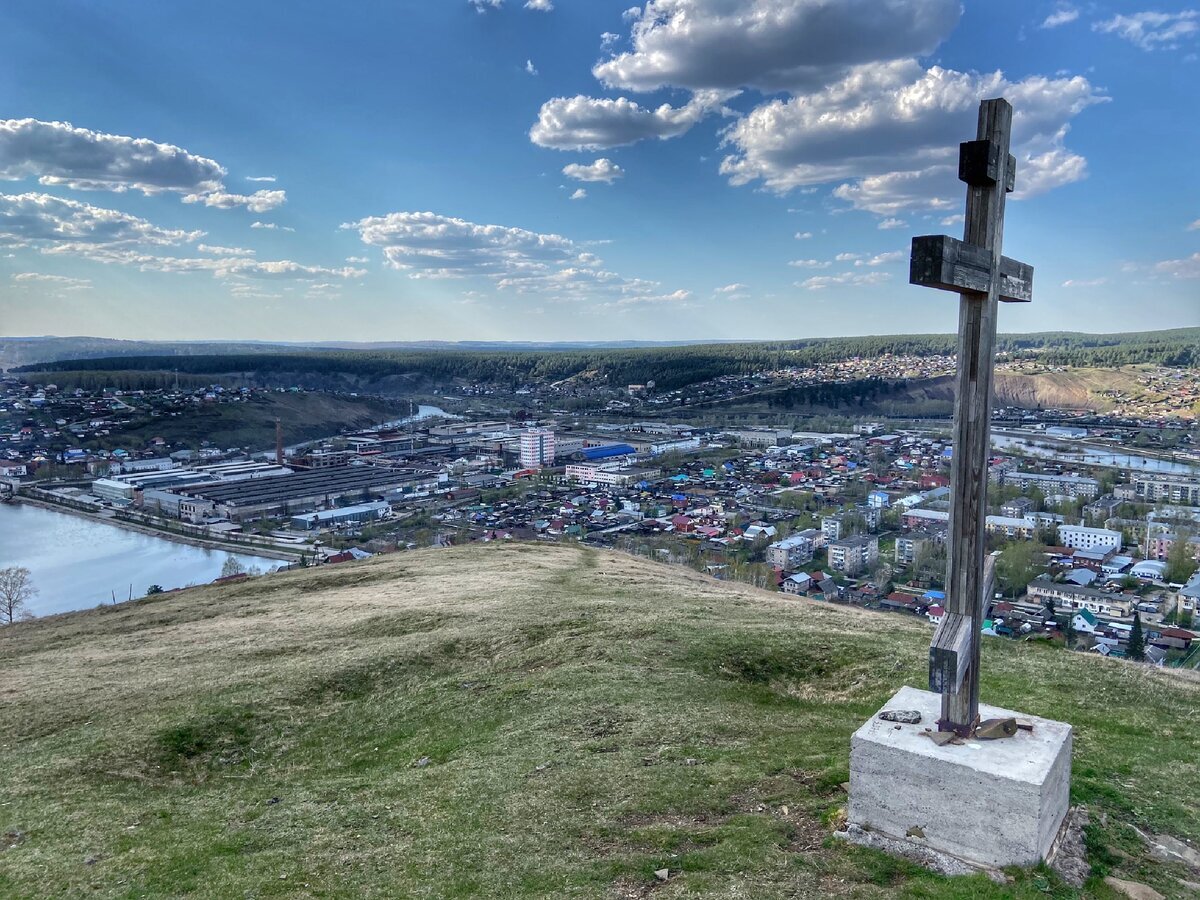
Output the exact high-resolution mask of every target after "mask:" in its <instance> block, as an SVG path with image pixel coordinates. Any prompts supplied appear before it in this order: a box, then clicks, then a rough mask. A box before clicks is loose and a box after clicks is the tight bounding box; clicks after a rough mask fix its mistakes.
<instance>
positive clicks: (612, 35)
mask: <svg viewBox="0 0 1200 900" xmlns="http://www.w3.org/2000/svg"><path fill="white" fill-rule="evenodd" d="M620 39H621V36H620V35H619V34H617V33H616V32H615V31H606V32H604V33H603V34H601V35H600V48H601V49H602V50H607V49H608V48H609V47H611V46H612V45H613V44H615V43H616V42H617V41H619V40H620Z"/></svg>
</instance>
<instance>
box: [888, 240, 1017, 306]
mask: <svg viewBox="0 0 1200 900" xmlns="http://www.w3.org/2000/svg"><path fill="white" fill-rule="evenodd" d="M991 277H992V256H991V254H990V253H989V252H988V251H987V249H986V248H984V247H977V246H975V245H974V244H967V243H965V242H963V241H959V240H955V239H954V238H952V237H950V236H949V235H945V234H925V235H921V236H919V237H915V238H913V239H912V255H911V256H910V257H909V272H908V281H909V283H910V284H916V285H920V286H921V287H931V288H937V289H939V290H943V291H954V292H956V293H959V294H981V295H983V294H987V292H988V288H989V287H990V286H991ZM997 299H998V300H999V301H1000V302H1001V303H1028V302H1030V301H1031V300H1032V299H1033V266H1030V265H1027V264H1026V263H1023V262H1017V260H1015V259H1009V258H1008V257H1007V256H1002V257H1000V294H999V296H998V297H997Z"/></svg>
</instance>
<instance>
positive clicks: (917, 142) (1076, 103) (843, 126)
mask: <svg viewBox="0 0 1200 900" xmlns="http://www.w3.org/2000/svg"><path fill="white" fill-rule="evenodd" d="M999 95H1003V96H1006V97H1007V98H1008V99H1009V100H1010V102H1012V104H1013V106H1014V109H1015V113H1014V118H1013V142H1014V151H1013V152H1014V155H1016V156H1017V158H1018V166H1017V188H1018V190H1019V191H1022V192H1023V193H1024V194H1025V195H1029V194H1030V193H1035V192H1040V191H1044V190H1047V189H1049V188H1050V187H1053V186H1055V185H1056V184H1061V183H1065V181H1066V180H1071V179H1077V178H1080V177H1082V175H1083V171H1084V168H1085V165H1086V164H1085V162H1084V160H1083V158H1082V157H1079V156H1076V155H1075V154H1071V153H1069V152H1068V151H1066V150H1065V149H1064V148H1063V146H1062V142H1063V140H1064V139H1065V137H1066V133H1067V127H1066V124H1067V121H1068V120H1069V119H1070V118H1072V117H1073V116H1075V115H1077V114H1078V113H1080V112H1082V111H1083V110H1084V109H1086V108H1087V107H1088V106H1090V105H1092V104H1094V103H1100V102H1103V101H1105V100H1106V99H1107V98H1105V97H1103V96H1101V95H1099V94H1098V93H1097V91H1096V90H1095V88H1093V86H1092V85H1091V84H1090V83H1089V82H1088V81H1087V79H1085V78H1083V77H1081V76H1076V77H1073V78H1059V79H1049V78H1045V77H1042V76H1030V77H1028V78H1025V79H1023V80H1021V81H1019V82H1011V81H1009V80H1008V79H1006V78H1005V77H1004V75H1003V74H1002V73H1001V72H992V73H990V74H979V73H964V72H956V71H953V70H950V69H943V68H941V67H938V66H934V67H932V68H930V69H928V70H926V69H924V68H923V67H922V66H921V65H919V64H918V63H917V62H916V61H914V60H899V61H895V62H889V63H879V64H869V65H863V66H859V67H857V68H856V69H855V70H854V71H853V72H851V74H850V75H849V76H847V77H846V78H844V79H842V80H840V81H838V82H836V83H834V84H831V85H829V86H827V87H825V88H823V89H821V90H818V91H815V92H813V93H809V94H804V95H797V96H793V97H790V98H788V99H775V100H771V101H769V102H767V103H764V104H762V105H760V106H758V107H757V108H755V109H754V110H752V111H751V112H750V113H749V114H748V115H746V116H745V117H744V118H742V119H740V120H738V121H737V122H736V123H735V124H734V125H733V126H731V127H730V128H729V129H728V130H727V133H726V143H727V144H728V145H731V146H732V147H733V148H734V152H733V153H731V154H730V155H728V156H727V157H726V158H725V159H724V160H723V161H722V163H721V171H722V172H723V173H724V174H726V175H727V176H729V179H730V181H731V182H732V183H733V184H735V185H736V184H748V183H750V182H752V181H756V180H758V181H762V182H763V184H765V185H766V187H768V188H770V189H771V190H774V191H777V192H780V193H782V192H786V191H788V190H791V189H793V188H796V187H799V186H803V185H807V184H820V183H826V182H829V181H834V180H841V179H848V178H855V179H864V181H863V183H861V184H850V185H848V186H847V187H844V188H840V189H839V190H840V194H841V197H842V199H846V200H848V201H849V202H851V203H852V204H861V207H862V208H865V209H870V210H872V211H876V212H878V213H879V214H881V215H886V214H888V213H889V212H894V211H895V209H897V208H900V207H898V206H895V205H894V204H895V203H899V204H900V205H901V206H910V207H913V208H920V207H924V208H926V209H928V208H933V209H937V208H940V207H941V206H944V205H945V202H949V201H950V200H951V195H952V196H953V197H958V196H960V193H961V190H960V188H959V187H958V186H957V182H956V179H955V171H954V164H955V162H956V160H955V151H956V147H957V144H958V142H959V141H961V140H962V139H963V138H964V137H969V136H970V134H972V133H973V132H974V122H975V114H976V109H977V108H978V103H979V100H980V99H981V98H984V97H994V96H999ZM871 178H874V179H876V181H875V182H869V181H865V179H871ZM939 185H940V187H939ZM952 187H953V191H951V188H952ZM893 194H895V195H896V196H895V197H894V198H893V197H892V195H893ZM859 195H861V197H860V196H859ZM889 198H891V199H889Z"/></svg>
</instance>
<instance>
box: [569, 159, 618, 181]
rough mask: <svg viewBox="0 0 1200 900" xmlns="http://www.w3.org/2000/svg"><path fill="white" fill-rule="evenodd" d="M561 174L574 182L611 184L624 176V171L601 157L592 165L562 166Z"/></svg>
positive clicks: (573, 164)
mask: <svg viewBox="0 0 1200 900" xmlns="http://www.w3.org/2000/svg"><path fill="white" fill-rule="evenodd" d="M562 172H563V174H564V175H566V176H567V177H568V178H574V179H575V180H576V181H603V182H604V183H605V184H612V183H613V182H614V181H616V180H617V179H618V178H623V177H624V176H625V170H624V169H622V168H621V167H620V166H618V165H617V164H616V163H615V162H613V161H612V160H611V159H605V158H604V157H601V158H600V159H598V160H596V161H595V162H592V163H586V164H584V163H571V164H570V165H566V166H563V170H562Z"/></svg>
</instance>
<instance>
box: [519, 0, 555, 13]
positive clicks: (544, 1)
mask: <svg viewBox="0 0 1200 900" xmlns="http://www.w3.org/2000/svg"><path fill="white" fill-rule="evenodd" d="M525 8H526V9H532V10H533V11H535V12H553V11H554V3H553V2H551V0H525Z"/></svg>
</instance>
